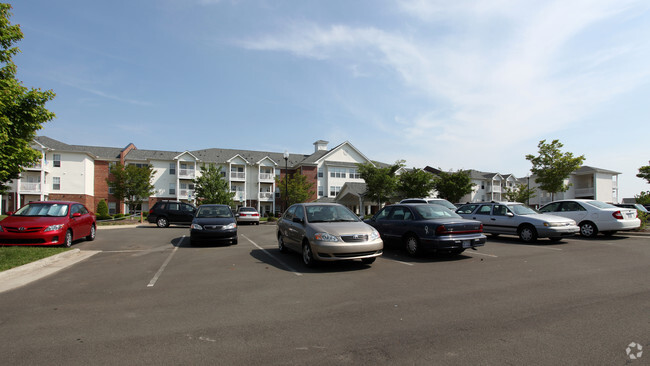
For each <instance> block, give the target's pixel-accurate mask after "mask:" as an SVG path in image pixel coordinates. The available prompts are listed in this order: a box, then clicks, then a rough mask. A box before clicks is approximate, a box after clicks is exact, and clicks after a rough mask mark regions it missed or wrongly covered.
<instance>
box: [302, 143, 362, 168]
mask: <svg viewBox="0 0 650 366" xmlns="http://www.w3.org/2000/svg"><path fill="white" fill-rule="evenodd" d="M345 145H347V146H349V147H350V148H352V150H354V151H355V152H356V153H357V154H359V155H361V157H362V158H364V159H365V160H366V161H367V162H370V163H372V164H374V162H373V161H372V160H370V159H368V157H366V156H365V155H364V154H363V153H362V152H361V151H359V149H357V148H356V147H354V145H352V144H351V143H350V142H349V141H345V142H343V143H341V144H339V145H337V146H335V147H334V148H332V149H330V150H320V151H316V152H315V153H313V154H312V155H310V156H309V157H307V158H306V159H305V160H303V161H302V162H301V164H305V165H316V164H320V163H321V162H323V161H324V160H325V159H327V157H328V156H329V155H332V154H334V153H335V152H336V151H337V150H339V149H341V148H342V147H343V146H345Z"/></svg>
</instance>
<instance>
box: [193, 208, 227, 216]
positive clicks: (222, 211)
mask: <svg viewBox="0 0 650 366" xmlns="http://www.w3.org/2000/svg"><path fill="white" fill-rule="evenodd" d="M196 217H198V218H209V217H213V218H228V217H232V212H231V211H230V209H229V208H228V207H225V206H223V207H219V206H205V207H199V210H198V211H197V212H196Z"/></svg>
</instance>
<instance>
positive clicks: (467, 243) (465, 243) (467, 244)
mask: <svg viewBox="0 0 650 366" xmlns="http://www.w3.org/2000/svg"><path fill="white" fill-rule="evenodd" d="M471 246H472V241H471V240H463V248H470V247H471Z"/></svg>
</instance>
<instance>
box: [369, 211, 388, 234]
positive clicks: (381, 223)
mask: <svg viewBox="0 0 650 366" xmlns="http://www.w3.org/2000/svg"><path fill="white" fill-rule="evenodd" d="M392 209H393V207H392V206H388V207H384V208H382V209H381V210H380V211H379V212H377V214H376V215H375V216H374V217H373V218H372V219H371V220H370V225H371V226H372V227H374V228H375V229H377V231H378V232H379V235H380V236H381V239H382V240H384V241H387V240H388V237H386V235H385V230H386V224H387V223H388V215H389V214H390V212H391V211H392Z"/></svg>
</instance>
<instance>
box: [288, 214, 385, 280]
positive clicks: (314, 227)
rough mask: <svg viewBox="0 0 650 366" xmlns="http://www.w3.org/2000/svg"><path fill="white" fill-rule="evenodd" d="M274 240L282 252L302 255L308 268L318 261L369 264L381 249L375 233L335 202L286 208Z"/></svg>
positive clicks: (378, 237) (381, 242) (377, 234)
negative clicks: (345, 261)
mask: <svg viewBox="0 0 650 366" xmlns="http://www.w3.org/2000/svg"><path fill="white" fill-rule="evenodd" d="M277 239H278V248H279V249H280V251H281V252H287V251H288V250H291V251H295V252H298V253H301V254H302V261H303V263H304V264H305V266H308V267H311V266H313V265H314V264H315V263H316V262H317V261H339V260H351V259H360V260H361V261H362V262H363V263H365V264H371V263H373V262H374V261H375V259H376V258H377V257H378V256H380V255H382V253H383V249H384V243H383V241H382V240H381V238H380V236H379V233H378V232H377V230H375V229H374V228H372V227H371V226H370V225H367V224H366V223H364V222H363V221H361V220H360V219H359V218H358V217H357V216H356V215H355V214H354V213H352V211H350V210H349V209H347V208H346V207H345V206H342V205H339V204H334V203H299V204H295V205H293V206H291V207H289V209H288V210H287V211H286V212H285V213H284V215H282V217H281V218H280V220H279V221H278V229H277Z"/></svg>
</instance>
